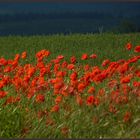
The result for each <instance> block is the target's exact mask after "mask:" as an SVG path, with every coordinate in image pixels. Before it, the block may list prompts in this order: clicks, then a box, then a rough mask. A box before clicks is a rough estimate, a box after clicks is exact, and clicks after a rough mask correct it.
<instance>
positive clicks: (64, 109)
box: [0, 33, 140, 138]
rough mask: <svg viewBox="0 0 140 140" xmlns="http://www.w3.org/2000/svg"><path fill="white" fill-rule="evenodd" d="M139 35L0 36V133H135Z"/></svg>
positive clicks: (139, 132)
mask: <svg viewBox="0 0 140 140" xmlns="http://www.w3.org/2000/svg"><path fill="white" fill-rule="evenodd" d="M139 128H140V34H138V33H137V34H123V35H115V34H111V33H110V34H109V33H105V34H86V35H82V34H75V35H67V36H64V35H53V36H31V37H20V36H9V37H0V137H2V138H140V129H139Z"/></svg>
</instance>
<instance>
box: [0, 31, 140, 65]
mask: <svg viewBox="0 0 140 140" xmlns="http://www.w3.org/2000/svg"><path fill="white" fill-rule="evenodd" d="M127 42H132V44H133V45H134V46H135V45H138V44H140V33H135V34H133V33H132V34H117V35H115V34H107V33H105V34H85V35H84V34H72V35H67V36H65V35H53V36H28V37H26V36H25V37H22V36H9V37H0V55H1V56H4V57H5V58H8V59H9V58H13V57H14V55H15V54H16V53H21V52H23V51H27V53H29V54H30V55H29V56H28V59H29V60H30V61H34V56H35V53H36V52H38V51H39V50H41V49H48V50H49V51H50V52H51V55H50V57H49V58H48V59H49V60H50V59H52V58H54V57H56V56H57V55H59V54H62V55H64V56H65V57H66V60H68V59H69V58H70V56H72V55H75V56H76V57H77V59H79V62H81V60H80V56H81V55H82V54H83V53H88V54H92V53H96V54H97V55H98V59H96V61H94V60H93V61H91V60H87V61H86V63H87V62H89V63H90V64H93V63H94V64H95V65H97V64H99V65H100V64H101V62H102V61H103V60H104V59H106V58H109V59H111V60H112V61H115V60H118V59H122V58H123V59H126V58H128V57H129V54H130V52H126V51H125V50H124V45H125V44H126V43H127Z"/></svg>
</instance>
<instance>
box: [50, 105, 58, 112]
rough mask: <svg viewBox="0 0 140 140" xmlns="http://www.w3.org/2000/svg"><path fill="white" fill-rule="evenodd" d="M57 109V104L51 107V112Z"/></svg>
mask: <svg viewBox="0 0 140 140" xmlns="http://www.w3.org/2000/svg"><path fill="white" fill-rule="evenodd" d="M58 111H59V106H58V105H54V106H53V107H52V108H51V112H58Z"/></svg>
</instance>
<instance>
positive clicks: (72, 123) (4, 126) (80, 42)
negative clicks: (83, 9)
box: [0, 33, 140, 138]
mask: <svg viewBox="0 0 140 140" xmlns="http://www.w3.org/2000/svg"><path fill="white" fill-rule="evenodd" d="M128 42H131V43H132V44H133V46H136V45H140V33H135V34H117V35H116V34H112V33H105V34H86V35H82V34H71V35H67V36H65V35H53V36H28V37H26V36H24V37H21V36H9V37H0V56H1V57H5V58H6V59H13V58H14V56H15V54H16V53H19V54H21V53H22V52H23V51H27V55H28V56H27V57H28V59H27V61H26V63H35V61H36V60H35V54H36V53H37V52H38V51H39V50H42V49H47V50H49V51H50V52H51V55H50V56H49V57H48V61H49V60H51V59H53V58H55V57H56V56H58V55H60V54H62V55H64V56H65V59H66V60H68V61H69V59H70V57H71V56H72V55H75V56H76V58H77V60H78V62H79V63H80V64H82V63H83V64H90V65H92V66H94V65H98V66H100V65H101V63H102V61H103V60H104V59H110V60H111V61H116V60H119V59H128V58H129V55H130V54H133V50H132V51H126V50H125V48H124V46H125V45H126V43H128ZM83 53H88V54H93V53H95V54H97V56H98V58H97V59H95V60H85V61H82V60H80V58H81V55H82V54H83ZM101 86H102V85H101ZM5 90H8V91H10V92H11V93H10V95H13V94H15V93H14V92H15V91H13V90H12V89H9V88H8V87H7V89H5ZM51 98H52V96H51V93H47V96H46V103H44V104H43V105H39V106H38V105H36V104H34V103H33V102H32V101H27V100H26V99H25V100H24V99H23V100H22V102H20V103H18V104H16V105H8V106H6V107H5V108H4V107H2V106H0V137H6V138H21V137H25V138H44V137H46V138H135V137H136V138H140V130H139V128H140V125H139V124H140V123H139V122H140V119H139V118H140V114H139V109H140V108H139V107H140V106H139V105H138V104H134V105H133V108H132V109H131V108H130V107H129V105H128V106H125V107H123V106H122V108H123V109H124V110H125V109H126V110H129V109H130V110H132V111H133V113H134V115H135V120H134V122H133V123H130V124H123V122H122V119H123V118H121V117H122V115H123V113H124V112H123V111H124V110H123V109H122V110H121V111H120V112H119V114H117V115H112V114H108V115H104V113H105V112H102V111H101V109H100V108H102V107H104V108H106V107H105V106H104V105H103V106H100V107H99V108H98V107H97V108H94V107H93V108H92V107H87V106H82V107H79V106H77V105H76V103H75V102H74V100H75V99H74V98H69V99H65V101H64V105H65V106H67V107H68V108H69V109H68V111H67V110H65V109H63V108H62V110H60V112H59V113H56V114H55V113H52V114H51V115H50V116H47V117H46V118H47V119H48V118H52V119H53V121H54V122H55V124H54V125H52V126H51V125H50V126H48V127H47V128H46V118H45V117H43V118H42V119H41V120H40V121H39V120H38V119H37V117H36V113H37V111H38V110H40V109H45V108H49V107H50V106H51V104H53V102H52V101H51ZM2 103H3V101H0V105H2ZM137 103H138V102H137ZM132 104H133V102H132ZM26 107H28V108H29V109H30V110H29V112H26V111H25V108H26ZM120 108H121V107H120ZM134 108H135V109H134ZM95 116H96V117H98V118H99V122H98V123H97V124H93V122H92V118H93V117H95ZM120 116H121V117H120ZM108 120H109V121H108ZM118 120H119V121H118ZM64 126H66V127H68V128H69V134H68V135H67V136H64V135H62V133H61V128H62V127H64ZM23 128H28V129H29V131H28V133H25V135H24V133H22V131H23Z"/></svg>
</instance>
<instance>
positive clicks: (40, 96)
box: [36, 94, 45, 103]
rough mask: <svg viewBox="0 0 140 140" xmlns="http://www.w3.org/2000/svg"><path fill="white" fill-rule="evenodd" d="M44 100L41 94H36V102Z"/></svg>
mask: <svg viewBox="0 0 140 140" xmlns="http://www.w3.org/2000/svg"><path fill="white" fill-rule="evenodd" d="M44 101H45V97H44V95H43V94H38V95H37V96H36V102H37V103H41V102H44Z"/></svg>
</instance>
